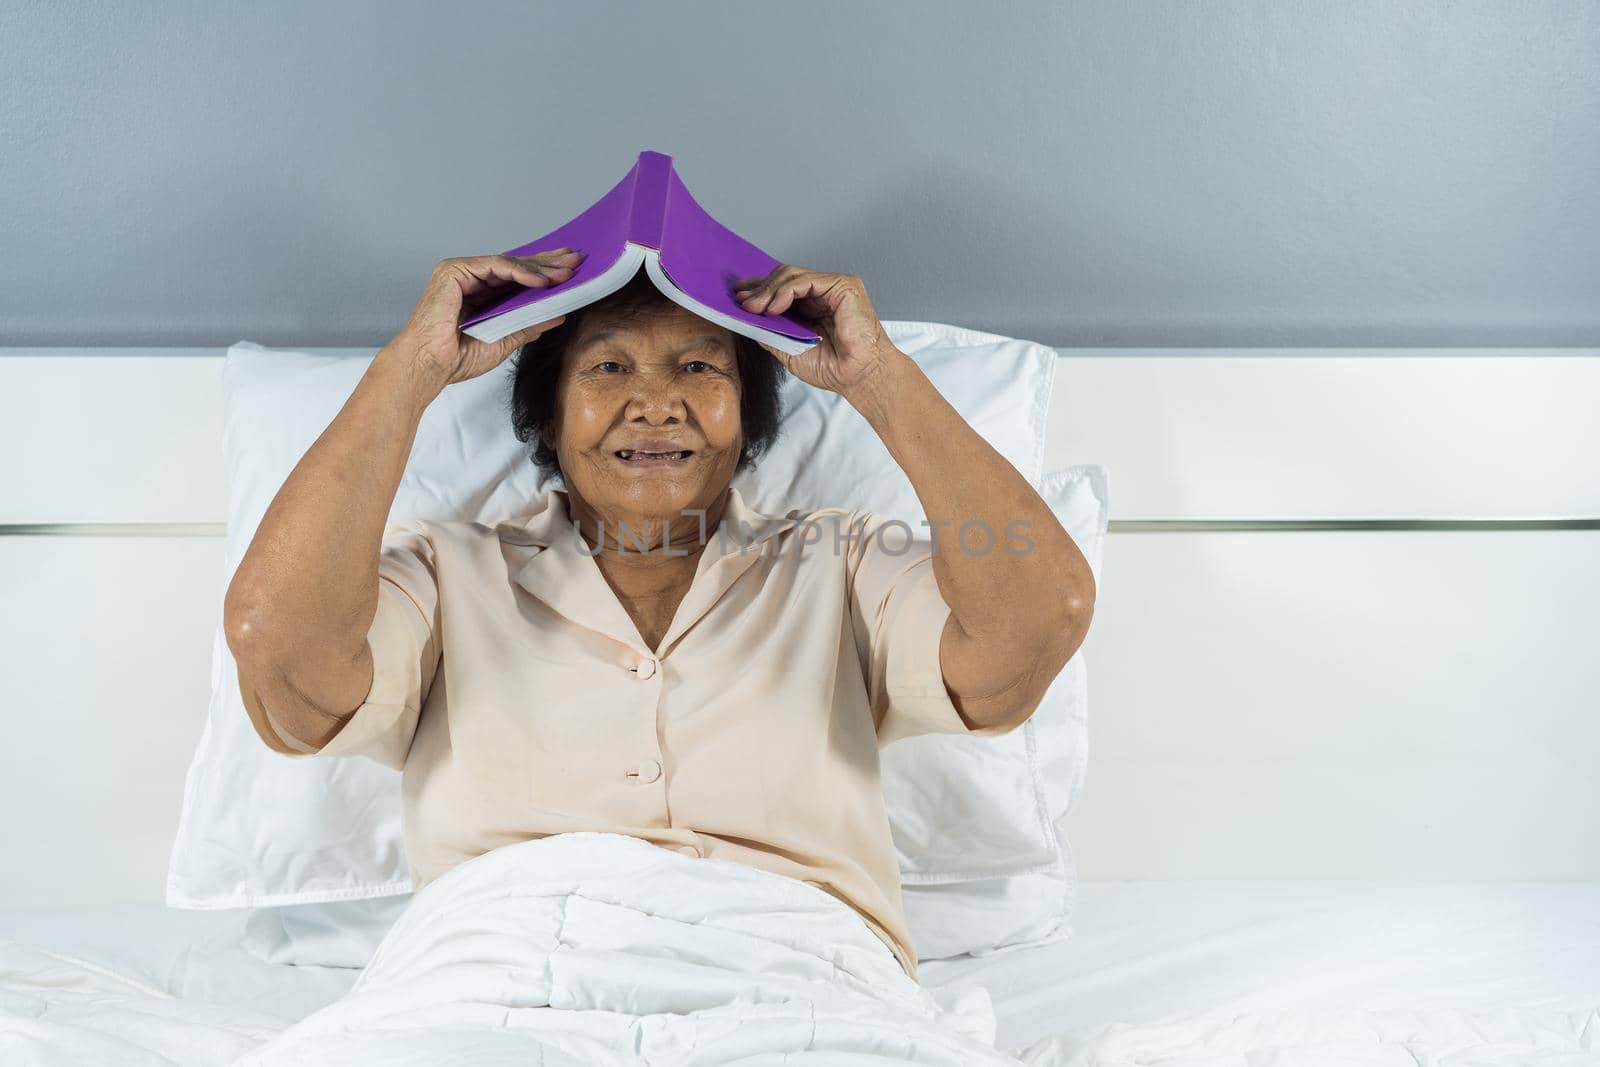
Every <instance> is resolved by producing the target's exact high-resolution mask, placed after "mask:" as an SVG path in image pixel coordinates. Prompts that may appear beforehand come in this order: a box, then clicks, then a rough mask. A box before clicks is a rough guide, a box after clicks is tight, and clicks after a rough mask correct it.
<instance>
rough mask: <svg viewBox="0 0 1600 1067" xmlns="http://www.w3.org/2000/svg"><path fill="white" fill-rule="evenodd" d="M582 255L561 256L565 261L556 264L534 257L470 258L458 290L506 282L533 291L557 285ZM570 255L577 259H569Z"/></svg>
mask: <svg viewBox="0 0 1600 1067" xmlns="http://www.w3.org/2000/svg"><path fill="white" fill-rule="evenodd" d="M582 255H583V253H581V252H573V253H568V254H567V255H566V256H564V257H563V259H564V260H565V261H564V262H560V263H550V262H543V261H541V260H540V259H538V258H535V257H518V256H507V255H494V256H474V257H471V258H469V259H467V260H464V261H463V263H462V265H463V266H464V267H465V268H466V271H467V274H466V277H465V278H464V279H463V284H462V291H463V292H466V293H475V292H478V291H480V290H483V289H487V288H490V287H492V286H495V285H503V284H506V283H509V282H514V283H516V284H519V285H525V286H528V287H529V288H533V289H543V288H547V287H549V286H551V285H559V284H560V283H561V282H564V281H566V280H567V279H568V278H570V277H572V272H573V271H575V270H577V268H578V263H579V262H581V257H582ZM573 256H576V257H580V258H579V259H572V258H570V257H573Z"/></svg>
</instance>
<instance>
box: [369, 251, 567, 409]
mask: <svg viewBox="0 0 1600 1067" xmlns="http://www.w3.org/2000/svg"><path fill="white" fill-rule="evenodd" d="M583 258H584V253H582V252H577V251H574V250H572V249H570V248H557V249H552V250H551V251H548V252H535V253H534V254H533V255H531V256H506V255H491V256H459V257H456V258H453V259H441V260H440V261H439V262H438V264H437V265H436V266H435V267H434V268H433V276H432V277H430V278H429V279H428V284H427V287H426V288H425V289H424V290H423V292H422V299H420V300H419V301H417V306H416V309H415V310H414V311H412V313H411V319H410V321H408V322H407V323H406V326H405V329H403V330H401V331H400V333H399V334H398V335H397V336H396V337H395V339H394V340H393V341H391V342H389V345H388V346H387V347H390V348H396V349H400V350H404V351H406V352H408V353H410V354H411V355H412V356H413V357H414V358H415V359H416V360H417V362H418V364H419V369H420V370H424V371H426V372H428V373H429V374H430V375H431V376H433V377H436V378H437V380H438V381H439V382H440V387H441V388H442V387H443V386H445V385H450V384H452V383H454V382H464V381H467V380H468V379H470V378H476V377H477V376H478V375H480V374H485V373H487V372H488V371H490V370H493V369H494V368H495V367H498V366H499V365H500V364H501V363H503V362H504V361H505V359H506V357H507V356H509V355H511V353H512V352H515V351H516V350H517V348H518V347H519V346H521V345H523V344H526V343H527V342H529V341H531V340H533V339H534V338H536V337H538V336H539V335H540V334H542V333H544V332H545V331H546V330H549V329H552V328H554V327H556V326H559V325H560V324H561V321H562V320H563V319H565V318H566V316H565V315H558V316H556V317H555V318H553V319H547V320H545V321H544V322H540V323H535V324H534V325H532V326H529V327H527V328H526V329H522V330H518V331H517V332H516V333H512V334H508V335H506V336H505V337H502V338H501V339H500V340H498V341H494V342H486V341H480V340H478V339H477V338H475V337H468V336H467V335H466V334H464V333H462V332H461V319H462V317H463V316H462V309H463V308H464V307H465V306H467V305H468V304H469V303H470V302H473V301H474V300H476V301H477V303H478V305H479V306H483V301H484V298H485V297H488V296H491V295H501V294H495V293H494V292H493V290H495V289H505V288H506V287H507V286H508V285H509V284H510V283H516V284H518V285H524V286H529V287H531V288H537V289H543V288H548V287H549V286H552V285H557V284H559V283H561V282H564V281H566V280H567V279H568V278H570V277H572V272H573V271H574V270H576V269H577V268H578V265H579V264H581V263H582V262H583ZM507 292H509V289H507Z"/></svg>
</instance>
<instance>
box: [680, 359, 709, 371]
mask: <svg viewBox="0 0 1600 1067" xmlns="http://www.w3.org/2000/svg"><path fill="white" fill-rule="evenodd" d="M684 366H685V367H705V368H707V369H710V368H711V364H709V363H707V362H706V361H705V360H703V359H691V360H690V361H689V362H687V363H685V364H684Z"/></svg>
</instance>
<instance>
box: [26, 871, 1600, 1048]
mask: <svg viewBox="0 0 1600 1067" xmlns="http://www.w3.org/2000/svg"><path fill="white" fill-rule="evenodd" d="M1073 925H1074V936H1073V938H1072V940H1070V941H1067V942H1063V943H1060V944H1055V945H1047V946H1042V947H1039V948H1033V949H1019V950H1012V951H1006V952H1001V953H997V954H994V955H992V956H988V957H984V958H981V959H965V960H955V961H928V962H925V963H923V964H922V968H921V972H922V980H923V983H924V984H925V986H927V988H928V989H929V990H930V992H931V993H932V995H933V996H934V997H935V998H936V999H938V1000H940V1001H941V1002H943V1003H947V1004H950V1003H954V1002H955V1001H956V1000H957V998H958V997H959V996H960V995H962V994H963V993H965V992H966V991H968V990H970V989H973V988H975V987H983V988H986V989H987V990H988V991H989V993H990V994H991V995H992V998H993V1004H994V1010H995V1014H996V1017H997V1021H998V1033H997V1045H998V1046H999V1047H1000V1048H1002V1049H1004V1050H1008V1051H1012V1052H1013V1053H1015V1054H1017V1055H1018V1056H1019V1058H1021V1059H1022V1060H1023V1061H1024V1062H1026V1063H1029V1064H1156V1063H1160V1064H1162V1065H1163V1067H1188V1065H1191V1064H1204V1065H1205V1067H1218V1065H1228V1067H1234V1065H1238V1067H1245V1065H1250V1067H1259V1065H1276V1064H1284V1065H1299V1064H1311V1065H1321V1064H1326V1063H1339V1064H1369V1063H1370V1064H1399V1065H1403V1067H1412V1065H1413V1064H1415V1063H1417V1062H1421V1063H1426V1064H1430V1065H1438V1067H1464V1065H1477V1064H1495V1065H1510V1064H1519V1063H1530V1064H1540V1065H1544V1067H1558V1065H1559V1067H1576V1065H1592V1064H1600V1051H1597V1049H1600V1022H1597V1020H1596V1014H1595V1013H1596V1007H1597V1005H1600V884H1595V883H1485V884H1473V885H1464V884H1452V885H1417V884H1404V885H1401V884H1388V885H1373V884H1370V883H1360V882H1337V881H1330V882H1303V881H1301V882H1262V881H1243V882H1221V881H1216V882H1086V883H1083V884H1082V885H1081V886H1080V888H1079V894H1078V907H1077V912H1076V916H1075V920H1074V924H1073ZM242 927H243V916H242V914H241V913H237V912H220V913H208V912H179V911H172V910H168V909H163V908H159V907H151V908H142V909H115V910H108V911H105V912H98V913H84V912H64V913H39V912H30V913H0V941H6V940H11V941H13V942H20V943H22V944H25V945H29V946H42V947H44V948H46V949H49V950H51V951H53V952H56V953H65V954H67V955H69V956H71V957H73V958H76V959H80V960H83V961H85V962H86V963H88V964H92V965H93V968H83V967H79V966H78V965H76V964H70V963H62V964H60V965H59V968H58V970H57V971H56V973H55V975H54V977H53V979H51V980H52V981H54V982H56V983H57V984H56V985H55V986H54V987H53V988H52V990H50V991H47V992H45V993H44V996H46V997H47V998H48V997H51V996H57V997H59V998H61V999H66V998H69V997H70V996H71V995H73V993H74V991H75V990H85V989H102V990H110V991H111V992H113V993H115V990H116V988H117V987H116V986H115V985H114V984H113V983H112V982H111V981H110V980H109V979H106V980H105V982H104V983H102V981H101V979H102V978H103V977H104V976H101V975H98V974H97V970H96V969H99V970H109V971H112V972H113V973H116V974H122V975H127V976H129V977H131V978H132V979H134V980H135V981H136V982H139V983H140V984H142V985H144V986H147V987H150V988H151V989H152V990H153V991H154V992H155V993H156V994H158V995H159V996H158V997H157V998H156V999H160V998H163V997H164V998H169V999H172V1000H174V1001H176V1002H177V1003H176V1004H174V1005H169V1006H168V1009H167V1010H169V1011H172V1012H175V1013H176V1014H177V1015H178V1017H179V1018H180V1019H186V1018H188V1017H189V1016H191V1015H194V1016H196V1017H199V1018H206V1017H207V1016H206V1015H205V1013H206V1012H211V1013H213V1014H212V1015H211V1016H210V1018H211V1019H212V1021H213V1022H217V1021H219V1020H220V1021H222V1022H227V1023H233V1024H237V1023H239V1022H241V1021H243V1022H244V1023H245V1024H248V1022H249V1019H250V1018H252V1017H253V1016H252V1015H250V1014H248V1013H254V1014H255V1016H260V1015H265V1016H270V1017H271V1020H272V1021H271V1024H270V1026H271V1027H272V1028H273V1029H272V1032H274V1033H276V1032H281V1031H282V1030H283V1029H284V1028H287V1026H288V1025H289V1024H290V1022H292V1021H294V1020H296V1019H300V1018H302V1017H304V1016H306V1015H308V1014H309V1013H311V1012H312V1011H314V1010H316V1009H317V1008H321V1007H323V1006H325V1005H327V1004H330V1003H331V1002H332V1001H334V1000H336V999H337V998H338V997H339V996H340V995H341V994H343V993H344V992H345V991H346V990H348V989H349V987H350V986H351V984H352V983H353V981H354V980H355V972H352V971H348V970H341V969H332V968H314V967H286V966H282V965H276V964H268V963H265V962H263V961H260V960H257V959H255V958H254V957H252V956H250V955H249V954H248V953H246V952H244V951H243V950H242V949H240V948H239V947H238V944H237V941H238V937H239V935H240V932H241V930H242ZM0 956H3V957H4V959H3V961H0V1020H9V1021H0V1063H4V1064H6V1065H7V1067H10V1065H11V1064H28V1063H36V1062H37V1063H48V1062H49V1060H48V1059H45V1058H44V1057H45V1056H46V1055H47V1054H48V1053H47V1052H44V1051H41V1050H40V1049H39V1048H37V1047H26V1051H25V1053H24V1052H19V1051H18V1050H19V1048H24V1046H19V1045H18V1044H16V1043H13V1044H10V1045H8V1044H6V1042H7V1041H13V1042H14V1041H15V1033H16V1031H15V1029H14V1028H13V1029H10V1030H9V1032H10V1033H11V1034H12V1035H13V1036H12V1037H9V1038H8V1037H6V1036H4V1035H5V1034H7V1033H8V1027H11V1025H12V1023H14V1021H15V1018H16V1013H15V1007H16V1000H15V999H14V998H15V997H16V996H17V993H18V988H17V980H18V978H19V971H18V970H17V964H18V963H19V962H20V960H21V959H22V953H21V950H19V949H18V948H17V946H16V945H12V946H7V947H6V950H5V951H3V952H0ZM39 992H40V991H39V990H38V989H37V988H35V989H33V990H32V991H31V993H30V994H29V995H38V994H39ZM91 995H92V994H91ZM118 995H121V996H125V997H127V999H126V1000H124V1001H122V1002H121V1005H122V1007H123V1008H131V1007H136V1006H137V1005H138V1004H139V1003H140V995H139V994H137V993H135V994H128V993H127V992H124V993H122V994H118ZM145 995H146V996H148V995H149V994H145ZM58 1003H59V1000H58ZM219 1008H220V1009H222V1012H223V1014H222V1015H220V1016H218V1015H216V1014H215V1012H216V1011H217V1009H219ZM119 1010H120V1009H119ZM8 1012H10V1013H11V1014H10V1015H8V1014H7V1013H8ZM228 1012H240V1013H246V1014H234V1015H229V1014H227V1013H228ZM113 1017H114V1016H111V1015H101V1016H100V1017H99V1019H98V1020H96V1019H95V1012H94V1011H93V1010H91V1011H90V1012H89V1015H88V1017H87V1018H83V1017H80V1018H79V1019H77V1024H78V1025H85V1026H86V1025H91V1024H92V1025H104V1024H107V1023H108V1022H109V1021H110V1020H111V1019H112V1018H113ZM257 1025H262V1026H265V1025H267V1024H265V1023H262V1022H260V1021H259V1020H258V1023H257ZM203 1032H204V1031H203V1029H201V1028H195V1029H194V1033H195V1034H201V1033H203ZM196 1055H197V1056H198V1057H199V1058H194V1059H188V1060H185V1059H171V1060H168V1061H162V1060H149V1061H147V1062H155V1063H162V1062H176V1063H215V1062H222V1061H219V1059H218V1058H217V1056H216V1055H215V1053H214V1052H213V1051H212V1050H209V1049H206V1048H200V1049H199V1050H198V1051H197V1053H196ZM93 1062H97V1063H124V1062H137V1061H132V1060H127V1059H115V1058H113V1059H103V1058H102V1059H99V1060H95V1061H93Z"/></svg>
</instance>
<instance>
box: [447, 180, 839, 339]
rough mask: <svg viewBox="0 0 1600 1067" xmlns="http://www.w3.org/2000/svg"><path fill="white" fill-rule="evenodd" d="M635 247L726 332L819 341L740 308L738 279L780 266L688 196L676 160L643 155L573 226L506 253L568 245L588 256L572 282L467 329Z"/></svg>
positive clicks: (599, 270) (496, 306)
mask: <svg viewBox="0 0 1600 1067" xmlns="http://www.w3.org/2000/svg"><path fill="white" fill-rule="evenodd" d="M630 243H631V244H634V245H638V246H640V247H641V248H644V249H651V250H654V251H655V252H657V253H658V254H659V257H660V267H661V270H662V272H663V273H665V275H666V276H667V278H668V279H669V280H670V282H671V283H672V285H674V286H675V287H677V288H678V289H679V290H680V291H681V292H682V294H683V295H685V296H687V297H689V298H690V299H691V300H693V301H695V302H697V303H699V304H701V305H704V307H705V308H706V309H709V310H710V311H711V312H713V313H715V314H716V315H718V316H721V317H722V318H725V319H727V320H729V321H728V322H725V323H723V325H726V326H728V327H729V328H730V329H737V326H736V325H735V324H742V325H743V326H746V327H749V328H751V329H752V330H753V331H756V332H761V333H768V334H778V335H781V336H783V337H786V338H790V339H792V340H793V341H799V342H803V343H804V345H806V346H809V345H812V344H815V343H816V342H817V340H818V337H817V333H816V331H815V330H813V329H812V328H811V327H810V326H808V325H806V323H804V322H803V321H801V320H799V319H796V318H791V317H790V316H788V315H758V314H754V313H752V312H750V311H747V310H745V309H744V308H742V307H740V306H739V305H738V304H737V303H736V302H735V301H734V299H733V294H732V292H731V289H732V286H733V282H734V280H735V279H738V278H753V277H760V276H762V275H765V274H767V273H769V272H770V271H771V270H772V268H773V267H776V266H777V265H778V264H779V263H780V262H782V261H781V260H778V259H775V258H773V257H772V256H770V255H768V254H767V253H765V252H763V251H762V250H761V249H759V248H757V247H756V246H755V245H753V244H751V243H750V242H749V241H746V240H745V239H744V238H742V237H740V236H739V235H738V234H736V233H734V232H733V231H732V230H730V229H728V228H727V227H726V226H724V225H722V224H721V223H719V222H718V221H717V220H716V219H714V218H712V217H711V216H710V214H708V213H707V212H706V210H705V209H704V208H702V207H701V206H700V205H699V203H697V202H696V201H695V199H694V197H692V196H690V195H689V190H688V189H687V188H685V187H684V184H683V182H682V181H681V180H680V179H679V178H678V175H677V173H676V172H675V171H674V170H673V167H672V157H671V156H668V155H663V154H662V153H660V152H640V153H639V159H638V161H637V162H636V163H634V165H633V169H632V170H630V171H628V174H627V176H626V177H624V178H623V179H622V180H621V181H620V182H618V183H617V184H616V185H615V186H613V187H612V188H611V191H610V192H608V193H606V194H605V195H604V196H602V197H601V198H600V199H599V200H597V201H595V202H594V204H593V205H591V206H590V207H589V208H588V209H587V210H585V211H584V212H583V213H582V214H581V215H579V216H578V217H577V218H575V219H573V220H572V221H571V222H568V223H567V224H566V225H564V226H562V227H561V228H560V229H557V230H552V231H551V232H550V233H547V234H545V235H544V236H543V237H539V238H536V239H535V240H532V241H529V242H528V243H527V244H522V245H518V246H517V247H515V248H509V249H507V250H506V253H505V254H506V255H511V256H526V255H532V254H533V253H535V252H542V251H546V250H548V249H552V248H561V247H564V246H565V247H571V248H575V249H577V250H578V251H580V252H584V253H587V258H585V259H584V261H583V262H582V263H581V264H579V266H578V269H577V270H575V271H573V272H572V277H570V278H568V279H567V280H566V281H564V282H562V283H560V284H559V285H552V286H548V287H546V288H542V289H536V288H525V287H521V286H518V287H517V289H516V291H515V292H513V293H512V294H511V295H510V296H507V297H506V298H505V299H503V300H499V301H496V302H495V303H493V304H490V305H488V306H487V307H484V308H483V309H481V310H479V311H477V312H475V313H474V314H472V315H471V316H469V317H468V318H466V319H463V320H462V322H461V328H462V329H466V328H467V327H469V326H472V325H474V324H476V323H480V322H484V321H486V320H489V319H493V318H497V317H499V316H501V315H505V314H507V313H509V312H513V311H517V310H519V309H523V308H531V306H532V305H535V304H542V303H545V302H547V301H554V300H557V299H559V298H560V297H563V296H566V295H568V294H570V292H571V291H572V290H573V289H575V288H577V287H578V286H581V285H583V284H584V283H586V282H590V281H593V280H594V279H596V278H598V277H599V276H601V275H603V274H605V273H606V272H607V271H609V270H611V269H612V268H613V267H615V266H616V265H617V263H618V261H619V260H620V259H621V258H622V257H623V256H624V255H626V254H627V253H628V251H629V249H628V245H629V244H630ZM626 280H627V279H623V280H622V281H624V282H625V281H626ZM620 284H621V283H620V282H619V287H620ZM613 291H614V290H613ZM602 295H605V294H597V295H596V296H595V297H593V298H591V300H588V301H584V303H588V302H592V300H593V299H599V298H600V296H602ZM578 306H582V305H581V304H580V305H578ZM691 310H698V309H691ZM548 317H554V316H553V315H552V316H548ZM532 321H538V320H537V319H535V320H532ZM739 332H745V331H743V330H740V331H739ZM774 347H777V346H776V345H775V346H774ZM790 347H793V346H790Z"/></svg>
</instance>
